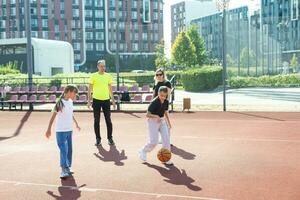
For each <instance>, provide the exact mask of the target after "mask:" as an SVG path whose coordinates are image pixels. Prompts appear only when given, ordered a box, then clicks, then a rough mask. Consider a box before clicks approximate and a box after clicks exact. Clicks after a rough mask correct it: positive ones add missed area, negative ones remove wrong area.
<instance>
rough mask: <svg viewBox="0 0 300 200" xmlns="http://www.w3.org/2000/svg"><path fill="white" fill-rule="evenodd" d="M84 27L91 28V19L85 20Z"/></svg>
mask: <svg viewBox="0 0 300 200" xmlns="http://www.w3.org/2000/svg"><path fill="white" fill-rule="evenodd" d="M85 27H86V28H93V22H92V21H89V20H86V21H85Z"/></svg>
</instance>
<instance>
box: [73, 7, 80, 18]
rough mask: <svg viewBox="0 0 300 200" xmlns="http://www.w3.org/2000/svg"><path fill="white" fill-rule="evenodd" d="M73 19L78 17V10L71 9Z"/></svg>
mask: <svg viewBox="0 0 300 200" xmlns="http://www.w3.org/2000/svg"><path fill="white" fill-rule="evenodd" d="M73 17H79V9H78V8H75V9H73Z"/></svg>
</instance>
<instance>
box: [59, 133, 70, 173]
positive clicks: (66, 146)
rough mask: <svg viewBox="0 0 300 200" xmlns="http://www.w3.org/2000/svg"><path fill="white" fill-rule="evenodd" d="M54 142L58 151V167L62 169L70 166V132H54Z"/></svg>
mask: <svg viewBox="0 0 300 200" xmlns="http://www.w3.org/2000/svg"><path fill="white" fill-rule="evenodd" d="M56 141H57V145H58V148H59V150H60V166H61V167H63V168H67V167H71V165H72V131H68V132H56Z"/></svg>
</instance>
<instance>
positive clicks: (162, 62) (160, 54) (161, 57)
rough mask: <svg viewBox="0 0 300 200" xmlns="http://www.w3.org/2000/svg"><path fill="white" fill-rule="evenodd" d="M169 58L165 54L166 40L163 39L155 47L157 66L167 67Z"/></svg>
mask: <svg viewBox="0 0 300 200" xmlns="http://www.w3.org/2000/svg"><path fill="white" fill-rule="evenodd" d="M167 65H168V59H167V58H166V54H165V41H164V40H163V39H162V40H161V41H160V42H159V43H158V44H157V45H156V47H155V66H156V68H166V67H167Z"/></svg>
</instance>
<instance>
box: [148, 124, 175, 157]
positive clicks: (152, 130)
mask: <svg viewBox="0 0 300 200" xmlns="http://www.w3.org/2000/svg"><path fill="white" fill-rule="evenodd" d="M148 131H149V142H148V143H147V144H146V145H145V146H144V148H143V151H144V152H146V153H147V152H150V151H152V150H153V149H154V148H155V147H156V145H157V143H158V134H159V133H160V136H161V140H162V146H163V148H165V149H168V150H171V146H170V134H169V128H168V126H167V122H166V120H165V119H164V118H161V120H160V122H159V123H158V122H157V121H156V120H154V119H148Z"/></svg>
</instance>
